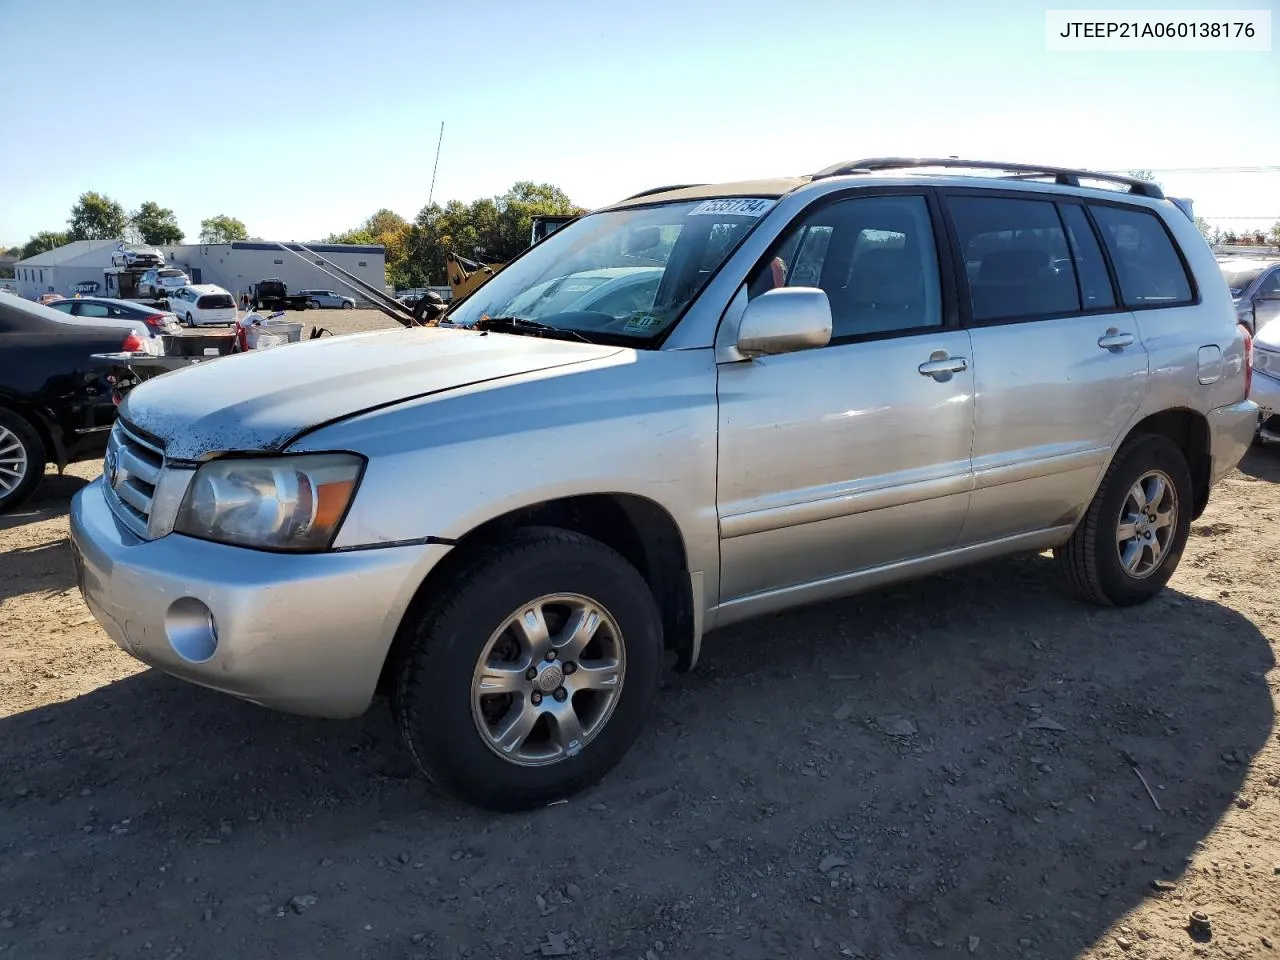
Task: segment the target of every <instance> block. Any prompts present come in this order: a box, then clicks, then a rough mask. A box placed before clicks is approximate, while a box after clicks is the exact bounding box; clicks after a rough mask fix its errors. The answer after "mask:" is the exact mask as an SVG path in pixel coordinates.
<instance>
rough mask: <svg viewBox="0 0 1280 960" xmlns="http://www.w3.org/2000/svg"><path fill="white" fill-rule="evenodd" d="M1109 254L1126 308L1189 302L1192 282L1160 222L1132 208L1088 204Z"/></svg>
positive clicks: (1142, 211) (1148, 212)
mask: <svg viewBox="0 0 1280 960" xmlns="http://www.w3.org/2000/svg"><path fill="white" fill-rule="evenodd" d="M1089 208H1090V210H1092V211H1093V217H1094V220H1096V221H1097V224H1098V227H1099V229H1100V230H1101V232H1102V241H1103V243H1105V244H1106V245H1107V252H1108V253H1109V254H1111V262H1112V263H1113V264H1114V265H1115V269H1116V279H1117V280H1118V281H1119V283H1120V296H1121V299H1123V301H1124V305H1125V306H1126V307H1173V306H1178V305H1181V304H1187V303H1191V302H1192V299H1193V297H1192V292H1191V280H1190V279H1189V278H1188V277H1187V271H1186V268H1185V267H1184V266H1183V265H1182V258H1181V257H1180V256H1179V254H1178V250H1177V248H1176V247H1175V246H1174V241H1173V238H1172V237H1170V236H1169V231H1168V230H1167V229H1166V228H1165V225H1164V223H1163V221H1161V219H1160V218H1159V217H1158V216H1157V215H1156V214H1154V213H1152V212H1150V211H1147V210H1141V209H1138V208H1135V207H1116V206H1111V205H1110V204H1090V207H1089Z"/></svg>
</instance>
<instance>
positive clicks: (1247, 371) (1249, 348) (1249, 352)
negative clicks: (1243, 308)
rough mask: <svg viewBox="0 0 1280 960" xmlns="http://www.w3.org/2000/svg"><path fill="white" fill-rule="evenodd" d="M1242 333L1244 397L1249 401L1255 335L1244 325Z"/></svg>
mask: <svg viewBox="0 0 1280 960" xmlns="http://www.w3.org/2000/svg"><path fill="white" fill-rule="evenodd" d="M1240 332H1241V333H1243V334H1244V396H1245V399H1246V400H1247V399H1249V389H1250V388H1251V387H1252V386H1253V334H1251V333H1250V332H1249V328H1248V327H1246V326H1245V325H1244V324H1243V323H1242V324H1240Z"/></svg>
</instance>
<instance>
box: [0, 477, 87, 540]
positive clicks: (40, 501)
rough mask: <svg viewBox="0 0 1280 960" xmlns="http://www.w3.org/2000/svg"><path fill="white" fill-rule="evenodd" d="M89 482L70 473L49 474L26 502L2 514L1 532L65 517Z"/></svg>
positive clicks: (0, 516) (0, 514) (0, 515)
mask: <svg viewBox="0 0 1280 960" xmlns="http://www.w3.org/2000/svg"><path fill="white" fill-rule="evenodd" d="M88 482H89V481H88V480H86V479H84V478H83V477H77V476H75V475H74V474H70V473H64V474H62V475H61V476H59V475H58V474H57V473H55V472H53V471H50V472H47V473H46V474H45V475H44V479H43V480H41V481H40V485H39V486H38V487H36V489H35V492H34V493H32V494H31V496H30V497H29V498H28V499H27V500H26V501H24V502H23V503H22V504H21V505H20V506H18V507H17V508H16V509H14V510H13V511H11V512H9V513H0V531H2V530H12V529H14V528H15V527H20V526H23V525H25V524H28V523H38V522H40V521H41V520H52V519H53V518H55V517H61V516H64V515H65V514H66V513H67V512H68V511H69V510H70V509H71V498H72V497H73V496H74V495H75V492H76V491H77V490H79V489H80V488H81V487H83V486H84V485H85V484H87V483H88Z"/></svg>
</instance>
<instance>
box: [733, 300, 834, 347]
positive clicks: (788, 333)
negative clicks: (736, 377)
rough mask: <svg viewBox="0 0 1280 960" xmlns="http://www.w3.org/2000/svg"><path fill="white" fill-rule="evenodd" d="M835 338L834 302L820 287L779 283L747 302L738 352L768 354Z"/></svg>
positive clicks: (825, 343)
mask: <svg viewBox="0 0 1280 960" xmlns="http://www.w3.org/2000/svg"><path fill="white" fill-rule="evenodd" d="M830 342H831V302H830V301H829V300H827V294H826V292H825V291H823V290H819V289H818V288H817V287H776V288H774V289H773V290H768V291H766V292H765V293H762V294H760V296H758V297H756V298H755V299H754V300H751V301H749V302H748V303H747V308H746V309H745V310H744V311H743V313H742V321H741V323H739V324H738V352H739V353H741V354H742V355H743V356H745V357H766V356H770V355H772V354H778V353H794V352H795V351H797V350H811V349H813V348H814V347H825V346H826V345H827V344H828V343H830Z"/></svg>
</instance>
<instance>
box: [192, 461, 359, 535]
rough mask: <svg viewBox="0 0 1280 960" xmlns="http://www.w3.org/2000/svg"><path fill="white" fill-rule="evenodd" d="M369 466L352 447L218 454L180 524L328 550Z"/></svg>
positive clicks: (201, 531)
mask: <svg viewBox="0 0 1280 960" xmlns="http://www.w3.org/2000/svg"><path fill="white" fill-rule="evenodd" d="M364 464H365V461H364V458H363V457H360V456H357V455H355V454H352V453H317V454H305V455H301V456H293V457H260V458H250V457H246V458H236V457H230V458H227V459H224V460H213V461H211V462H209V463H206V464H204V465H203V466H201V467H200V469H199V470H197V471H196V475H195V479H193V480H192V481H191V486H190V488H188V490H187V495H186V498H185V499H184V500H183V501H182V507H181V509H179V511H178V519H177V522H176V523H175V524H174V530H175V532H177V533H185V534H187V535H188V536H192V537H199V538H200V539H202V540H213V541H216V542H218V543H229V544H235V545H237V546H243V547H256V548H259V549H264V550H290V551H297V552H315V551H320V550H325V549H328V547H329V544H331V543H332V542H333V538H334V536H335V535H336V534H337V532H338V527H339V525H340V524H341V523H342V518H343V517H344V516H346V513H347V507H348V506H349V505H350V504H351V498H352V497H353V496H354V495H355V490H356V485H357V484H358V483H359V481H360V474H361V472H362V471H363V470H364Z"/></svg>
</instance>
